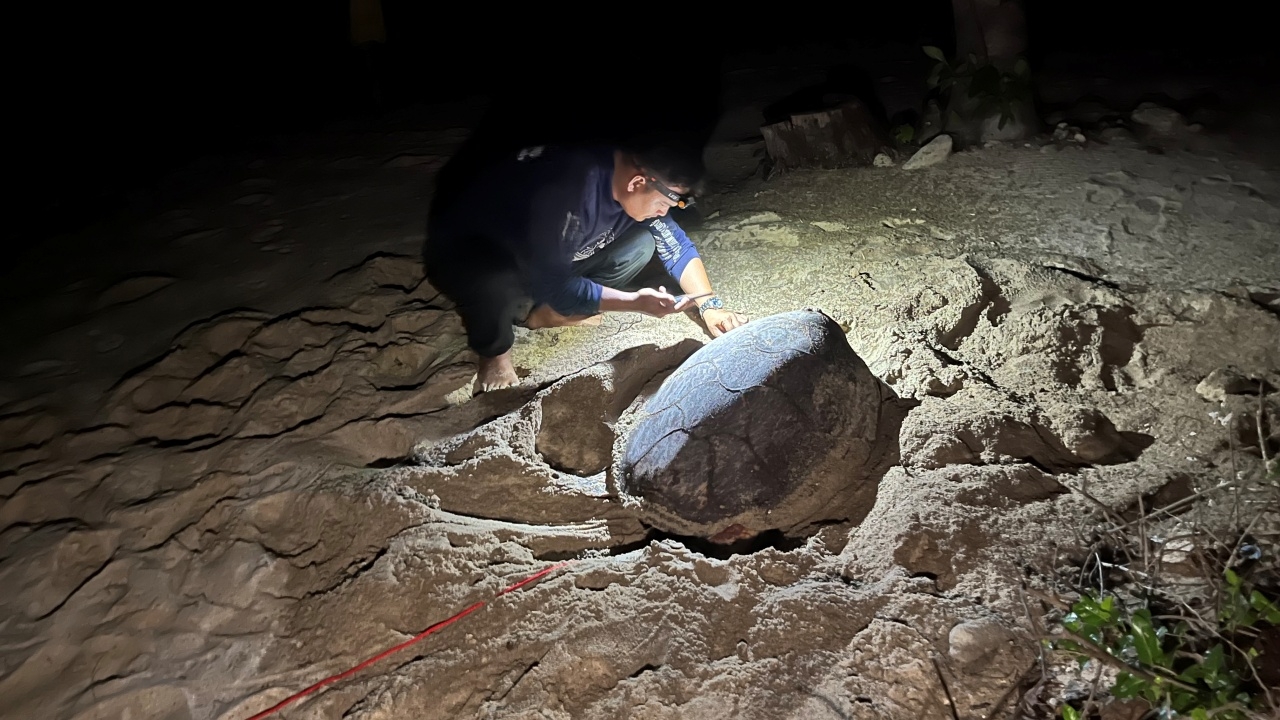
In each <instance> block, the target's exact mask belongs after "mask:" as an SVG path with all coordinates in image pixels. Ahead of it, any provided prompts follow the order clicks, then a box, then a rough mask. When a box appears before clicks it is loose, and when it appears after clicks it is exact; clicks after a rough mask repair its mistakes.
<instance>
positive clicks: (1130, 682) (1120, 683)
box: [1111, 672, 1147, 700]
mask: <svg viewBox="0 0 1280 720" xmlns="http://www.w3.org/2000/svg"><path fill="white" fill-rule="evenodd" d="M1146 688H1147V682H1146V681H1145V680H1143V679H1142V678H1140V677H1137V676H1135V675H1130V674H1129V673H1127V672H1121V673H1119V674H1117V675H1116V684H1115V685H1114V686H1112V688H1111V694H1112V695H1114V696H1116V698H1117V699H1120V700H1129V699H1132V698H1136V697H1138V695H1140V694H1141V693H1142V691H1143V690H1145V689H1146Z"/></svg>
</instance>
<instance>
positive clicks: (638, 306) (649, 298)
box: [631, 287, 693, 317]
mask: <svg viewBox="0 0 1280 720" xmlns="http://www.w3.org/2000/svg"><path fill="white" fill-rule="evenodd" d="M692 305H693V301H692V300H689V299H688V298H685V299H683V300H680V301H678V302H677V301H676V298H675V296H674V295H672V294H671V293H669V292H667V289H666V288H665V287H660V288H658V289H657V290H654V289H653V288H641V289H639V290H637V291H636V292H635V298H634V299H633V300H632V301H631V309H632V310H634V311H635V312H640V313H644V314H645V315H651V316H653V317H666V316H668V315H670V314H672V313H677V312H684V311H685V310H686V309H688V308H689V307H690V306H692Z"/></svg>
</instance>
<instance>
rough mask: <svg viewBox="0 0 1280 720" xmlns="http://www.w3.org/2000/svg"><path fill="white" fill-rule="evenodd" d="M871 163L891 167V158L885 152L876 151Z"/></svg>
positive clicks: (881, 166)
mask: <svg viewBox="0 0 1280 720" xmlns="http://www.w3.org/2000/svg"><path fill="white" fill-rule="evenodd" d="M871 164H872V165H874V166H875V167H878V168H887V167H893V158H891V157H889V155H888V154H887V153H876V156H875V157H874V158H872V160H871Z"/></svg>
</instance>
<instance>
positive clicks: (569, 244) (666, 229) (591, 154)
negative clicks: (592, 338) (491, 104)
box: [440, 146, 698, 315]
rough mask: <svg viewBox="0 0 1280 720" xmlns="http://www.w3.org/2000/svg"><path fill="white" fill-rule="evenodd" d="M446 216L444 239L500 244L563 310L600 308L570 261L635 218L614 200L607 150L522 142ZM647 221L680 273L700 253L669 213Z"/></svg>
mask: <svg viewBox="0 0 1280 720" xmlns="http://www.w3.org/2000/svg"><path fill="white" fill-rule="evenodd" d="M446 216H447V219H446V220H444V221H443V222H442V224H441V226H440V229H441V230H446V229H447V232H446V234H447V237H448V238H449V240H446V242H448V241H458V242H465V238H467V237H474V236H475V235H476V234H480V235H483V236H484V237H486V238H489V239H491V240H493V241H495V242H498V243H499V244H500V245H501V246H502V247H504V248H505V249H507V250H508V251H510V252H511V254H512V256H513V257H514V258H515V261H516V265H517V267H518V268H519V271H520V275H521V277H522V278H523V279H524V282H525V288H524V290H525V291H526V292H527V293H528V294H529V295H530V297H532V299H533V300H534V301H535V302H537V303H545V304H547V305H550V306H551V307H552V308H553V309H555V310H556V312H559V313H560V314H562V315H592V314H595V313H597V312H599V309H600V290H601V286H600V284H599V283H597V282H595V281H593V280H590V279H588V278H585V277H582V276H581V275H577V274H576V273H575V272H574V266H573V264H574V262H575V261H578V260H585V259H586V258H588V257H591V255H593V254H594V253H596V252H597V251H599V250H601V249H603V248H605V247H607V246H608V245H609V243H611V242H613V241H614V240H616V239H617V238H619V237H621V236H623V235H624V234H626V233H627V232H628V231H629V230H631V229H632V228H634V227H635V226H636V225H637V224H639V223H637V221H635V220H633V219H631V217H629V216H628V215H627V214H626V212H624V211H623V209H622V205H621V204H620V203H618V201H617V200H614V199H613V150H612V149H611V148H567V147H564V148H561V147H551V146H539V147H532V148H525V149H523V150H521V151H519V152H518V153H515V154H513V155H511V156H509V157H507V158H504V159H503V160H500V161H499V162H497V163H494V164H493V165H490V166H489V167H488V168H486V169H485V170H484V171H483V172H481V173H480V175H479V176H478V177H476V178H475V180H474V182H472V183H470V184H469V185H468V186H467V187H466V188H465V189H463V190H461V192H460V194H459V195H458V196H457V197H455V198H454V203H453V204H452V207H450V208H449V211H448V213H447V214H446ZM644 224H645V225H647V226H648V229H649V232H650V233H652V234H653V236H654V242H655V245H656V246H657V253H658V257H659V258H660V259H661V261H662V264H663V266H664V267H666V269H667V271H668V272H670V273H671V274H672V275H673V276H674V277H676V278H677V279H678V278H679V277H680V274H681V273H682V272H683V271H684V268H685V266H687V265H688V264H689V262H690V261H691V260H693V259H694V258H696V257H698V251H697V249H696V248H694V246H693V243H692V242H691V241H690V240H689V236H688V235H686V234H685V232H684V230H682V229H681V228H680V226H679V225H677V224H676V222H675V221H674V220H672V219H671V218H670V217H661V218H652V219H649V220H645V221H644Z"/></svg>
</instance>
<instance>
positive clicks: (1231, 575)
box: [1225, 568, 1240, 588]
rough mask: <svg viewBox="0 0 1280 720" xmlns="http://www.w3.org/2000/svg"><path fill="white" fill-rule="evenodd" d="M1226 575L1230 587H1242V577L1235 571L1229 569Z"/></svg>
mask: <svg viewBox="0 0 1280 720" xmlns="http://www.w3.org/2000/svg"><path fill="white" fill-rule="evenodd" d="M1225 575H1226V577H1227V584H1228V585H1230V586H1231V587H1233V588H1239V587H1240V576H1239V575H1237V574H1236V571H1235V570H1232V569H1231V568H1227V571H1226V573H1225Z"/></svg>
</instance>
